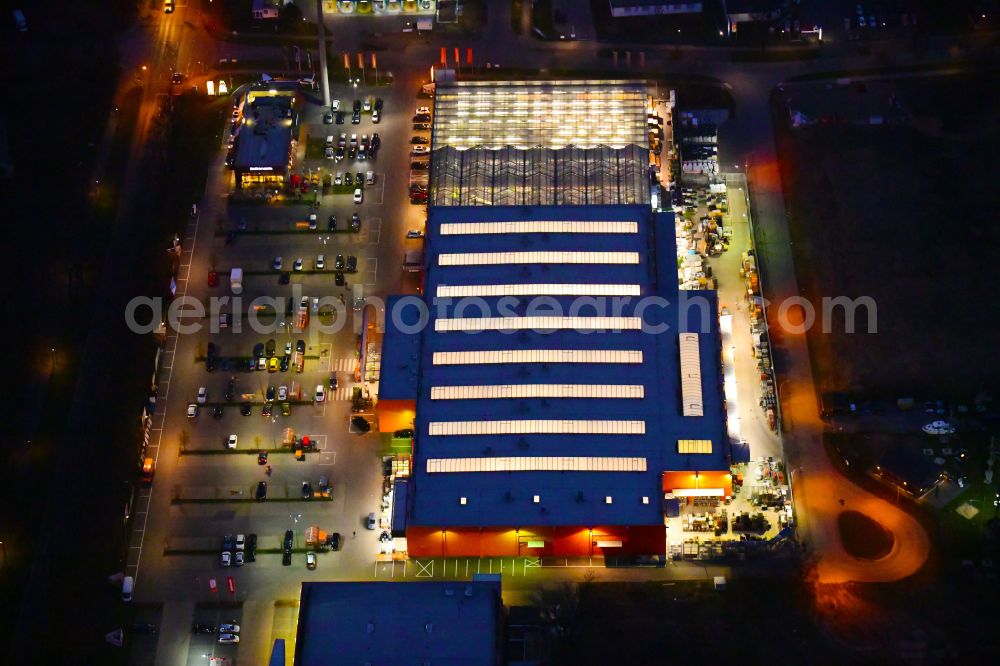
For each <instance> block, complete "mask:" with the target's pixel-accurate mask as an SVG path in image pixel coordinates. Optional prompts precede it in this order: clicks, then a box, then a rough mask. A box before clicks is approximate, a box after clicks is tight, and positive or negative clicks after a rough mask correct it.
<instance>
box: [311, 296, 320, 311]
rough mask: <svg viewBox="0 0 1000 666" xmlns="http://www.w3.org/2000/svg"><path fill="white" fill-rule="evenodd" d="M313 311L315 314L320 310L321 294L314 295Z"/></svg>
mask: <svg viewBox="0 0 1000 666" xmlns="http://www.w3.org/2000/svg"><path fill="white" fill-rule="evenodd" d="M312 311H313V314H316V313H317V312H319V296H313V302H312Z"/></svg>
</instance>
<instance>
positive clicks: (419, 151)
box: [410, 146, 431, 155]
mask: <svg viewBox="0 0 1000 666" xmlns="http://www.w3.org/2000/svg"><path fill="white" fill-rule="evenodd" d="M429 152H431V149H430V148H428V147H427V146H413V150H412V151H410V153H411V154H412V155H426V154H427V153H429Z"/></svg>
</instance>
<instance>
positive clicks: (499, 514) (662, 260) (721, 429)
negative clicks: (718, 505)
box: [379, 205, 729, 527]
mask: <svg viewBox="0 0 1000 666" xmlns="http://www.w3.org/2000/svg"><path fill="white" fill-rule="evenodd" d="M511 220H518V221H525V220H562V221H576V220H580V221H586V220H591V221H634V222H637V223H638V233H635V234H627V233H622V234H594V233H503V234H475V235H442V234H441V233H440V225H441V224H443V223H453V222H497V221H511ZM674 243H675V241H674V220H673V214H656V213H653V212H652V211H650V209H649V208H648V206H644V205H634V206H560V207H521V206H517V207H434V208H432V209H431V211H430V218H429V221H428V237H427V239H426V247H425V255H426V265H427V273H426V276H425V299H426V302H427V303H429V304H430V305H431V307H430V321H429V323H428V325H427V326H426V327H425V328H424V330H423V332H422V333H404V332H402V331H400V330H399V328H398V327H395V326H393V325H392V323H391V319H392V317H391V316H388V315H389V314H390V313H389V312H387V317H386V321H387V333H386V339H385V345H384V352H383V364H382V381H381V383H380V388H379V397H380V399H385V398H389V397H393V398H402V397H409V398H416V400H417V417H416V423H415V430H416V445H415V452H414V456H415V460H414V471H413V483H412V486H413V487H412V488H411V492H410V497H411V502H410V507H409V516H408V523H409V524H411V525H430V526H442V527H448V526H455V527H457V526H463V525H464V526H490V525H496V526H509V525H524V526H528V525H587V524H590V525H598V524H606V525H640V524H650V525H652V524H660V523H662V513H661V506H660V501H659V497H660V475H661V473H662V472H663V471H667V470H722V469H726V468H727V467H728V462H729V458H728V455H729V442H728V436H727V434H726V429H725V422H724V416H723V405H722V399H723V398H722V386H721V373H720V370H719V364H720V361H719V358H720V356H719V350H720V342H719V331H718V313H717V301H716V297H715V293H714V292H683V293H684V294H685V295H687V296H690V297H694V298H700V299H701V301H700V303H701V305H702V306H704V307H702V306H699V305H695V306H693V307H690V308H684V307H682V305H681V303H679V301H680V300H681V299H680V295H679V294H678V289H677V262H676V249H675V245H674ZM505 251H509V252H517V251H577V252H578V251H604V252H606V251H623V252H637V253H638V254H639V263H638V264H623V265H608V264H587V265H583V266H581V265H580V264H500V265H489V266H439V265H438V258H439V256H440V255H441V254H446V253H448V254H450V253H463V252H505ZM517 283H546V284H552V283H570V284H575V283H587V284H591V283H593V284H638V285H640V287H641V291H640V294H641V296H653V295H655V296H660V297H662V298H663V299H666V301H667V302H668V304H667V305H665V306H664V307H658V306H654V307H650V308H647V309H646V310H645V311H644V312H641V313H640V312H636V305H637V301H638V299H637V298H632V299H631V300H630V302H627V303H624V304H623V306H622V311H621V313H620V315H621V316H639V315H640V314H641V315H642V316H643V318H644V320H645V321H646V322H648V323H650V324H653V323H666V324H667V325H668V328H667V329H666V331H665V332H663V333H659V334H655V333H649V332H643V331H633V330H626V331H621V332H591V333H587V332H583V331H575V330H557V331H554V332H541V331H539V332H536V331H517V332H515V333H509V332H507V333H504V332H499V331H483V332H478V333H476V334H469V333H464V332H438V331H435V330H434V321H435V319H436V318H437V317H438V312H437V311H436V308H437V306H438V305H440V303H439V302H437V301H436V299H434V294H435V293H436V290H437V287H438V286H439V285H473V284H477V285H479V284H490V285H493V284H517ZM521 298H522V300H524V299H526V297H521ZM575 298H576V297H556V298H549V299H547V301H548V302H549V303H558V304H559V305H560V306H562V307H563V308H564V309H566V310H567V313H568V308H569V306H570V304H571V303H572V302H573V300H574V299H575ZM479 300H481V301H482V302H484V303H486V304H487V305H488V306H489V307H490V308H491V309H495V308H496V305H497V301H498V300H499V298H498V297H482V298H481V299H479ZM609 301H610V299H609ZM391 308H392V303H390V304H389V309H390V310H391ZM408 310H411V311H412V313H411V314H408V315H406V316H405V317H404V319H406V320H407V321H410V322H412V321H413V320H414V318H415V314H416V308H408ZM516 314H517V315H518V316H523V315H524V314H526V313H525V312H522V311H518V312H517V313H516ZM537 314H545V313H537ZM579 314H580V315H581V316H589V315H595V314H598V313H596V312H594V311H593V310H590V311H587V310H586V309H585V310H583V311H581V312H580V313H579ZM608 314H616V313H612V312H608ZM443 316H444V317H445V318H447V317H454V316H455V314H454V313H452V312H448V311H445V314H444V315H443ZM463 316H464V317H478V316H481V313H480V312H479V311H478V309H477V308H476V307H472V308H470V309H467V310H466V311H465V313H464V315H463ZM493 316H498V315H497V313H496V312H495V311H494V313H493ZM679 332H698V333H701V335H700V336H699V359H700V365H701V378H702V386H701V389H702V401H703V405H704V414H705V416H703V417H685V416H682V412H681V399H680V396H681V387H680V383H681V382H680V367H679V365H680V361H679V342H678V333H679ZM416 348H419V350H420V351H419V359H420V360H419V372H413V371H412V370H413V367H412V357H413V353H412V350H414V349H416ZM506 349H515V350H520V349H601V350H604V349H611V350H641V351H642V352H643V363H642V364H641V365H637V364H594V363H524V364H520V363H507V364H502V363H501V364H486V365H482V364H480V365H434V364H433V360H432V359H433V354H434V353H435V352H444V351H449V352H451V351H490V350H506ZM400 350H405V351H400ZM397 357H398V358H397ZM397 367H398V368H400V370H401V372H400V374H403V375H404V377H395V376H394V372H393V369H394V368H397ZM406 368H408V369H406ZM407 377H416V386H415V387H414V386H413V385H412V383H411V382H410V381H409V380H408V379H407ZM516 384H555V385H559V384H641V385H642V386H643V387H644V397H643V398H640V399H627V398H626V399H619V398H511V399H507V398H502V399H462V400H431V397H430V395H431V388H432V387H442V386H479V385H516ZM413 389H415V390H413ZM387 390H388V393H387V392H386V391H387ZM525 419H538V420H578V419H580V420H585V419H596V420H640V421H644V422H645V434H605V435H592V434H524V435H518V434H508V435H449V436H440V435H436V436H431V435H429V434H428V432H429V431H428V427H429V426H428V424H429V423H431V422H447V421H505V420H513V421H516V420H525ZM680 439H707V440H711V441H712V443H713V446H712V452H711V453H710V454H680V453H678V440H680ZM501 456H511V457H525V456H539V457H543V456H555V457H561V456H565V457H569V456H582V457H589V456H614V457H641V458H645V459H646V461H647V467H646V471H644V472H597V471H586V472H580V471H565V472H564V471H523V472H447V473H428V471H427V460H428V459H442V458H445V459H446V458H469V457H472V458H479V457H501ZM580 493H582V496H581V495H580ZM534 495H539V496H540V499H541V501H540V502H539V503H534V502H533V496H534ZM605 496H611V497H612V498H613V502H612V503H611V504H607V503H605V501H604V498H605ZM461 497H465V498H466V503H465V504H464V505H462V504H460V498H461ZM643 497H648V498H649V503H648V504H644V503H643V501H642V498H643Z"/></svg>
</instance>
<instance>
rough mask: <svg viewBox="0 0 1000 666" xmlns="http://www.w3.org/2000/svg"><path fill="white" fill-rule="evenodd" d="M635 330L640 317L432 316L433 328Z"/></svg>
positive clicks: (470, 329) (464, 329)
mask: <svg viewBox="0 0 1000 666" xmlns="http://www.w3.org/2000/svg"><path fill="white" fill-rule="evenodd" d="M566 329H570V330H573V329H577V330H587V331H599V330H614V331H625V330H633V331H638V330H641V329H642V318H641V317H472V318H468V319H435V320H434V330H435V331H441V332H444V331H520V330H566Z"/></svg>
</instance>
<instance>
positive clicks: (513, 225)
mask: <svg viewBox="0 0 1000 666" xmlns="http://www.w3.org/2000/svg"><path fill="white" fill-rule="evenodd" d="M440 229H441V235H443V236H449V235H472V234H542V233H552V234H635V233H638V232H639V224H638V223H637V222H595V221H590V220H588V221H559V220H529V221H524V222H455V223H446V224H442V225H441V227H440Z"/></svg>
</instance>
